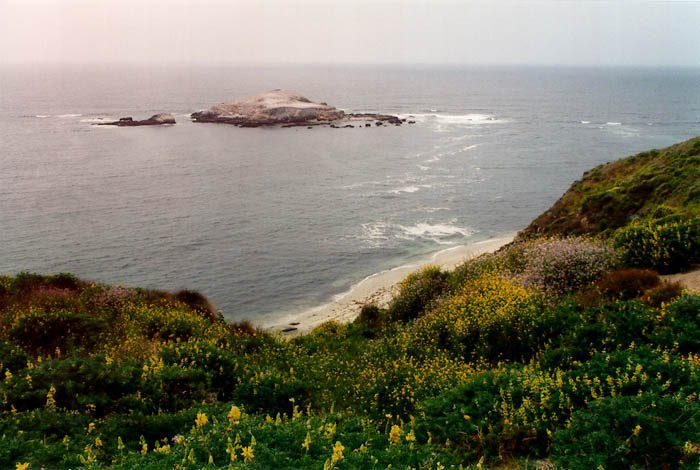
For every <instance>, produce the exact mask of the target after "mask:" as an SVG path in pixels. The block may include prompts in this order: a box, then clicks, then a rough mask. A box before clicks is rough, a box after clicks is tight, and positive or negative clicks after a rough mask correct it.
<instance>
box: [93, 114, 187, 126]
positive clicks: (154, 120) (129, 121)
mask: <svg viewBox="0 0 700 470" xmlns="http://www.w3.org/2000/svg"><path fill="white" fill-rule="evenodd" d="M162 124H175V118H174V117H173V115H172V114H169V113H161V114H154V115H153V116H151V117H149V118H148V119H143V120H141V121H134V119H133V118H131V117H123V118H119V120H118V121H112V122H100V123H98V124H97V125H98V126H122V127H131V126H160V125H162Z"/></svg>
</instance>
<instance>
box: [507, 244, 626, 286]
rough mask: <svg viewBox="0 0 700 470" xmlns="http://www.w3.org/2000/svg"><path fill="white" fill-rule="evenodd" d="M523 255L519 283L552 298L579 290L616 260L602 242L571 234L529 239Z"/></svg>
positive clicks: (612, 251) (613, 251) (613, 265)
mask: <svg viewBox="0 0 700 470" xmlns="http://www.w3.org/2000/svg"><path fill="white" fill-rule="evenodd" d="M523 256H524V257H525V259H526V260H527V262H526V263H525V266H524V268H523V270H522V272H521V273H519V275H520V278H521V280H522V283H523V285H525V286H534V287H537V288H539V289H541V290H542V291H544V292H545V293H546V294H547V295H549V296H550V297H555V298H556V297H561V296H563V295H566V294H569V293H571V292H575V291H577V290H578V289H581V288H582V287H584V286H586V285H588V284H590V283H591V282H593V281H594V280H596V279H597V278H598V277H599V276H600V275H601V274H602V273H604V272H605V271H607V270H609V269H612V268H613V267H615V266H616V265H617V263H618V258H617V253H616V252H615V250H614V249H613V248H612V247H610V246H608V245H607V244H606V243H604V242H596V241H592V240H587V239H583V238H573V237H572V238H562V239H551V240H543V241H535V242H529V243H528V244H527V245H526V246H525V247H524V252H523Z"/></svg>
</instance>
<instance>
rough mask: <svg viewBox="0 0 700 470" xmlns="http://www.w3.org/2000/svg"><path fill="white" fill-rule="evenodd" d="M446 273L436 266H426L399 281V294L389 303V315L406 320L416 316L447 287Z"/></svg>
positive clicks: (393, 318)
mask: <svg viewBox="0 0 700 470" xmlns="http://www.w3.org/2000/svg"><path fill="white" fill-rule="evenodd" d="M447 278H448V275H447V273H444V272H442V271H440V268H439V267H437V266H427V267H425V268H423V269H422V270H421V271H418V272H415V273H412V274H409V275H408V276H407V277H406V278H405V279H404V280H403V281H401V288H400V290H399V294H398V295H397V296H396V297H395V298H394V300H393V301H392V302H391V305H389V317H390V318H391V319H392V320H394V321H397V320H398V321H407V320H412V319H414V318H416V317H418V316H419V315H420V314H422V313H423V312H425V310H426V308H427V307H428V306H429V305H430V304H431V302H433V301H434V300H435V299H437V298H438V297H439V296H440V295H441V294H442V293H443V292H444V291H445V289H446V287H447Z"/></svg>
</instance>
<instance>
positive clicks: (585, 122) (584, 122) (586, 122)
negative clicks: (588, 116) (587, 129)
mask: <svg viewBox="0 0 700 470" xmlns="http://www.w3.org/2000/svg"><path fill="white" fill-rule="evenodd" d="M590 123H591V121H581V124H590Z"/></svg>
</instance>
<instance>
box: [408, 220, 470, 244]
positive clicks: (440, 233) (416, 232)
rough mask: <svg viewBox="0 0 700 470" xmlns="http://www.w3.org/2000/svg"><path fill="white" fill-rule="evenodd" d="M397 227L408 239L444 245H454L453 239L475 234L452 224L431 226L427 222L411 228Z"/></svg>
mask: <svg viewBox="0 0 700 470" xmlns="http://www.w3.org/2000/svg"><path fill="white" fill-rule="evenodd" d="M397 227H398V228H400V229H401V230H402V231H403V235H404V236H406V237H407V238H411V239H416V238H424V239H428V240H432V241H434V242H436V243H439V244H442V245H445V244H450V243H452V242H451V241H450V240H451V239H454V238H458V237H459V238H461V237H468V236H469V235H471V234H472V233H474V231H473V230H471V229H468V228H463V227H458V226H456V225H452V224H451V223H448V224H434V225H431V224H429V223H426V222H420V223H417V224H416V225H412V226H410V227H406V226H404V225H398V226H397ZM397 236H398V235H397Z"/></svg>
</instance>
